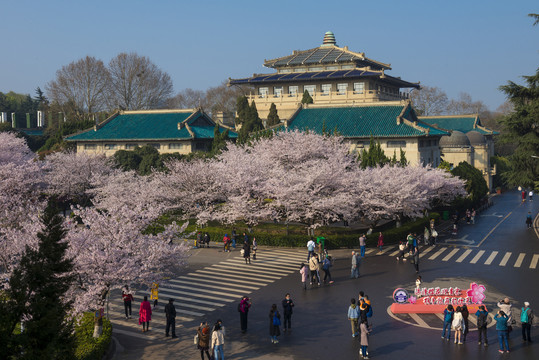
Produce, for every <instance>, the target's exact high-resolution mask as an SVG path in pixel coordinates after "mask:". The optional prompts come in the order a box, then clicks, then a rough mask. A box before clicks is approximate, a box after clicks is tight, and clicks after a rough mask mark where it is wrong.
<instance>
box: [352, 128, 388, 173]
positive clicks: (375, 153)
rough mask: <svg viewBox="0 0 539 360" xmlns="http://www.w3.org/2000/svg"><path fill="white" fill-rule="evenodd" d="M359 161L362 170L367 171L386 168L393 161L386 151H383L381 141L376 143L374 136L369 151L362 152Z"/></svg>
mask: <svg viewBox="0 0 539 360" xmlns="http://www.w3.org/2000/svg"><path fill="white" fill-rule="evenodd" d="M359 160H360V164H359V166H360V167H361V168H362V169H366V168H368V167H376V166H384V165H385V164H388V163H389V162H390V161H391V160H390V159H389V158H388V157H387V156H386V154H385V153H384V150H382V145H380V141H379V140H378V141H375V140H374V137H373V136H371V140H370V143H369V150H367V151H365V150H362V151H361V154H360V155H359Z"/></svg>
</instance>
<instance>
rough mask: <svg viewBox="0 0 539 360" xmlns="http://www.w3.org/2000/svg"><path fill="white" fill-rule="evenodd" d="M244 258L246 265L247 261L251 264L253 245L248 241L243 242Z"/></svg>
mask: <svg viewBox="0 0 539 360" xmlns="http://www.w3.org/2000/svg"><path fill="white" fill-rule="evenodd" d="M243 258H244V259H245V263H246V264H247V261H249V264H250V263H251V245H250V244H249V241H248V240H247V241H244V242H243Z"/></svg>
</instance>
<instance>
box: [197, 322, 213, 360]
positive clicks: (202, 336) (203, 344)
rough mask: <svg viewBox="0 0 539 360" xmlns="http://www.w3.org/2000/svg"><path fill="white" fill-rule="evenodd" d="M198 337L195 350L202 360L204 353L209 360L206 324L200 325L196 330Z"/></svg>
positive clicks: (208, 327)
mask: <svg viewBox="0 0 539 360" xmlns="http://www.w3.org/2000/svg"><path fill="white" fill-rule="evenodd" d="M197 335H198V344H197V349H198V350H200V358H201V359H202V360H204V353H206V356H207V357H208V360H211V356H210V353H209V349H210V326H209V325H208V323H207V322H202V323H200V326H199V327H198V330H197Z"/></svg>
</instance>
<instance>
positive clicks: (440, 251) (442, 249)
mask: <svg viewBox="0 0 539 360" xmlns="http://www.w3.org/2000/svg"><path fill="white" fill-rule="evenodd" d="M445 249H446V248H441V249H440V250H438V251H437V252H436V253H435V254H434V255H432V256H431V257H430V258H429V260H434V259H436V258H437V257H438V256H440V254H441V253H443V252H444V251H445Z"/></svg>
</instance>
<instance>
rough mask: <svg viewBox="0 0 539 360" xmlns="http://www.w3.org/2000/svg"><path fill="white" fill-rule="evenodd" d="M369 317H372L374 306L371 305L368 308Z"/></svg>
mask: <svg viewBox="0 0 539 360" xmlns="http://www.w3.org/2000/svg"><path fill="white" fill-rule="evenodd" d="M367 317H372V306H370V305H369V308H368V309H367Z"/></svg>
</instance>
